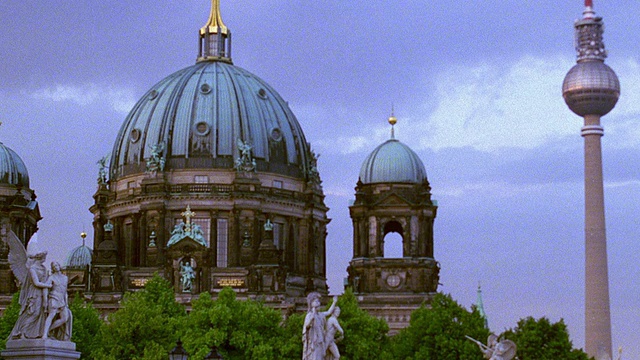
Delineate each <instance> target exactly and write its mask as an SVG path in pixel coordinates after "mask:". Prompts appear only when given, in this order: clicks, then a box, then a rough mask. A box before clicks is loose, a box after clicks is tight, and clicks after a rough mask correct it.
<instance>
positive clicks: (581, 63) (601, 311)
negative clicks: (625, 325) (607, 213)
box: [562, 0, 620, 360]
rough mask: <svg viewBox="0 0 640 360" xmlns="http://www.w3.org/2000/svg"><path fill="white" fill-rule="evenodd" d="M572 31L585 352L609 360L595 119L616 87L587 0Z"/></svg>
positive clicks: (608, 106)
mask: <svg viewBox="0 0 640 360" xmlns="http://www.w3.org/2000/svg"><path fill="white" fill-rule="evenodd" d="M575 29H576V51H577V53H578V55H577V58H578V61H577V64H576V65H575V66H574V67H573V68H572V69H571V70H569V73H567V76H566V77H565V79H564V83H563V84H562V94H563V97H564V99H565V102H566V103H567V105H568V106H569V108H570V109H571V111H573V112H574V113H576V114H577V115H579V116H581V117H583V118H584V126H583V127H582V131H581V135H582V137H584V176H585V182H584V184H585V187H584V194H585V282H586V283H585V348H586V352H587V354H589V356H591V357H594V358H595V359H597V360H602V359H611V357H612V352H611V315H610V306H609V277H608V266H607V239H606V232H605V217H604V189H603V179H602V149H601V144H600V138H601V137H602V136H603V135H604V129H603V128H602V126H601V125H600V118H601V117H602V116H604V115H606V114H607V113H609V111H611V110H612V109H613V107H614V106H615V105H616V102H617V101H618V97H619V96H620V83H619V82H618V77H617V76H616V74H615V72H613V70H611V68H610V67H609V66H607V65H606V64H605V63H604V60H605V58H606V57H607V52H606V50H605V48H604V43H603V41H602V33H603V32H604V24H603V22H602V18H601V17H596V16H595V12H594V11H593V1H592V0H586V1H585V10H584V12H583V17H582V19H580V20H578V21H576V23H575Z"/></svg>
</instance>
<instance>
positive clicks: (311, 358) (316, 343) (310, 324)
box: [302, 291, 338, 360]
mask: <svg viewBox="0 0 640 360" xmlns="http://www.w3.org/2000/svg"><path fill="white" fill-rule="evenodd" d="M320 297H321V295H320V294H319V293H317V292H315V291H314V292H311V293H309V295H307V305H308V310H307V316H306V317H305V319H304V325H303V327H302V343H303V350H302V360H324V359H325V355H326V353H327V342H326V333H327V331H326V318H327V316H329V315H331V314H332V313H333V311H334V309H335V307H336V302H337V301H338V297H337V296H334V298H333V303H332V304H331V307H330V308H329V310H328V311H326V312H318V308H319V307H320Z"/></svg>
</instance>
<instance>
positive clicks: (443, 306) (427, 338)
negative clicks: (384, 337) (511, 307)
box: [385, 294, 489, 360]
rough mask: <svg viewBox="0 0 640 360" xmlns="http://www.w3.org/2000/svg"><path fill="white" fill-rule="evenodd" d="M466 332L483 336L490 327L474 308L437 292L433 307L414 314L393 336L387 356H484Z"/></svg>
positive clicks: (443, 359) (415, 359) (447, 359)
mask: <svg viewBox="0 0 640 360" xmlns="http://www.w3.org/2000/svg"><path fill="white" fill-rule="evenodd" d="M465 335H468V336H471V337H473V338H475V339H480V340H484V339H486V338H487V337H488V336H489V330H487V329H486V328H485V327H484V319H483V318H482V316H480V313H478V311H477V310H476V309H475V308H472V310H471V311H469V310H467V309H465V308H464V307H463V306H461V305H459V304H458V303H457V302H456V301H455V300H453V298H451V296H450V295H444V294H436V296H435V297H434V298H433V300H432V301H431V305H430V307H426V306H423V307H421V308H420V309H418V310H416V311H414V312H413V313H412V314H411V321H410V323H409V326H408V327H407V328H406V329H403V330H402V331H400V333H399V334H398V335H396V336H394V337H393V338H392V339H391V346H390V349H389V352H388V353H385V358H387V359H398V360H419V359H420V360H423V359H424V360H427V359H430V360H459V359H464V360H472V359H478V360H480V359H483V355H482V353H481V352H480V350H479V349H478V346H477V345H475V344H474V343H473V342H471V341H469V340H467V339H466V338H465Z"/></svg>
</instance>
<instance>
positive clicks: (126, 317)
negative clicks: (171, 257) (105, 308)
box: [93, 274, 186, 360]
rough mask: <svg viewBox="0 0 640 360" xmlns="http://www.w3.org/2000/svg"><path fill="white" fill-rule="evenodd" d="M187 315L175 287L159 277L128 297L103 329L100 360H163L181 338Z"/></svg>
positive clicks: (98, 349)
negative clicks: (180, 334)
mask: <svg viewBox="0 0 640 360" xmlns="http://www.w3.org/2000/svg"><path fill="white" fill-rule="evenodd" d="M185 316H186V313H185V309H184V307H183V306H182V305H180V304H178V303H177V302H176V300H175V295H174V292H173V287H172V286H171V284H169V282H168V281H166V280H164V279H163V278H161V277H160V276H158V275H157V274H156V275H154V276H153V278H151V279H150V280H149V281H148V282H147V284H146V285H145V287H144V289H142V290H140V291H138V292H134V293H127V294H125V295H124V299H123V301H122V307H121V308H120V309H119V310H118V311H116V312H115V313H113V314H111V316H109V321H108V323H107V324H106V325H105V326H103V327H102V329H101V331H100V335H99V343H98V346H97V349H96V351H95V352H94V354H93V355H94V357H95V358H96V359H116V360H120V359H122V360H125V359H127V360H129V359H149V360H152V359H158V360H160V359H162V360H164V359H165V358H166V355H167V353H168V352H169V350H171V348H172V347H173V346H175V343H176V341H177V340H178V337H179V330H180V329H181V325H182V323H183V322H184V318H185Z"/></svg>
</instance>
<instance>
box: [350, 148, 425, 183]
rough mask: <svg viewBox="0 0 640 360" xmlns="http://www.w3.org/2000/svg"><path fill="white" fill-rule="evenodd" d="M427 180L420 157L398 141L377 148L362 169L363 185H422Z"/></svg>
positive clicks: (361, 178) (361, 179) (365, 161)
mask: <svg viewBox="0 0 640 360" xmlns="http://www.w3.org/2000/svg"><path fill="white" fill-rule="evenodd" d="M426 180H427V172H426V171H425V169H424V164H423V163H422V161H421V160H420V158H419V157H418V155H417V154H416V153H415V152H414V151H413V150H411V148H409V147H408V146H407V145H405V144H403V143H401V142H400V141H398V140H396V139H389V140H387V141H385V142H384V143H382V144H380V145H379V146H378V147H377V148H375V150H373V151H372V152H371V154H369V156H367V158H366V159H365V160H364V162H363V163H362V167H361V168H360V181H361V182H362V183H363V184H373V183H412V184H420V183H422V182H424V181H426Z"/></svg>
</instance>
